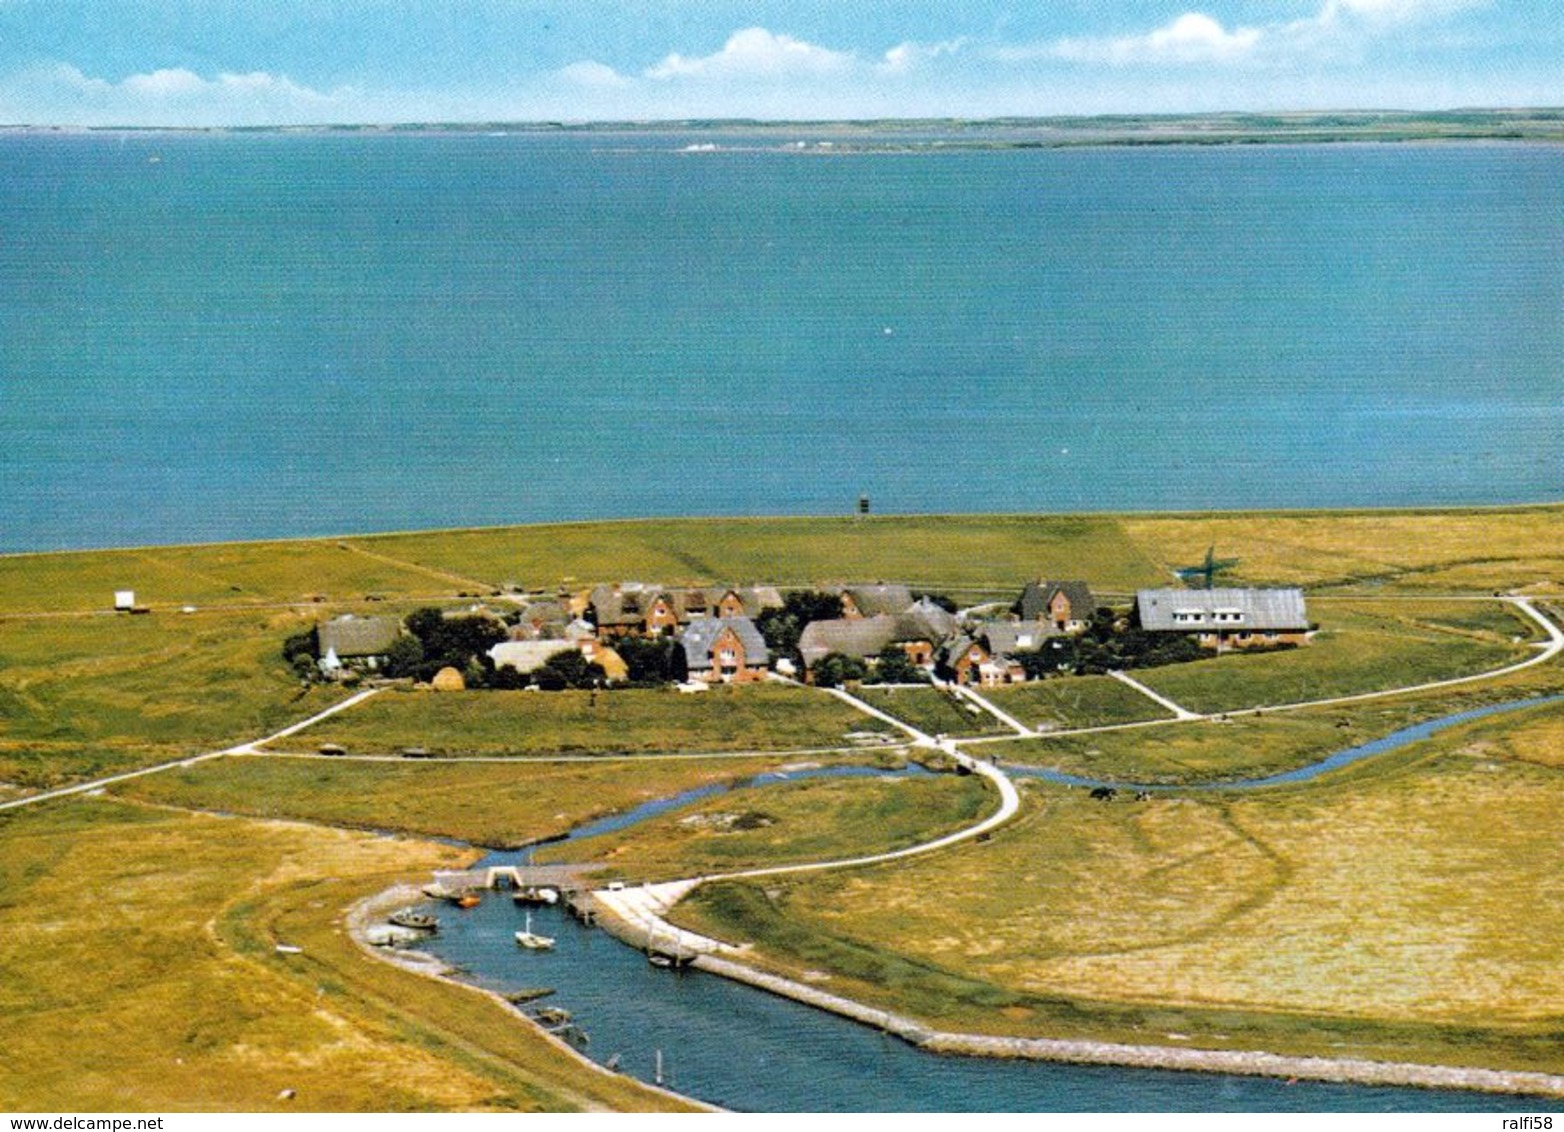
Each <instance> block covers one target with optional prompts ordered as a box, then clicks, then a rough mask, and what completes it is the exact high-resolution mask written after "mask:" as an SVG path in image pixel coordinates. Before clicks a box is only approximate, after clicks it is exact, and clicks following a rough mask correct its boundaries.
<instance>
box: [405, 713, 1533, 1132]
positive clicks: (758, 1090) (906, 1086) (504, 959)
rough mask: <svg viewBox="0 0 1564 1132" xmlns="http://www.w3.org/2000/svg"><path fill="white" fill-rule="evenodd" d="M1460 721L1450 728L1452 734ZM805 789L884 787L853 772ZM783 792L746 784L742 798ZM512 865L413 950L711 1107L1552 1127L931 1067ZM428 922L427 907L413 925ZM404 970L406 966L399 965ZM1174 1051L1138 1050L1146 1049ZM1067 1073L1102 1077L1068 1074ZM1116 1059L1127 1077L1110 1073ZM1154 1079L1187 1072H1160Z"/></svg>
mask: <svg viewBox="0 0 1564 1132" xmlns="http://www.w3.org/2000/svg"><path fill="white" fill-rule="evenodd" d="M1491 710H1504V708H1502V707H1501V708H1495V709H1491ZM1470 717H1472V713H1462V718H1463V719H1464V718H1470ZM1452 718H1453V717H1452ZM1441 722H1442V721H1430V723H1429V724H1424V725H1420V729H1409V730H1408V731H1407V732H1405V733H1397V737H1398V739H1399V742H1398V743H1397V744H1390V745H1381V746H1380V747H1378V748H1377V751H1383V750H1388V749H1391V747H1392V746H1394V745H1401V744H1405V743H1409V742H1413V741H1415V740H1416V739H1417V738H1420V737H1422V735H1424V734H1427V733H1428V729H1429V728H1435V729H1437V727H1438V726H1439V725H1440V723H1441ZM1445 725H1448V724H1445ZM1388 738H1389V737H1387V741H1382V742H1388ZM1377 751H1376V752H1375V753H1377ZM1333 757H1334V756H1333ZM1359 757H1364V756H1359ZM816 773H822V774H830V773H838V774H844V773H888V772H885V771H878V770H874V769H873V768H863V767H854V768H820V770H819V771H818V772H816ZM889 773H908V772H907V771H902V772H889ZM913 773H927V772H926V771H921V770H916V771H913ZM795 777H796V774H795ZM786 778H787V776H786V775H783V776H769V778H768V776H761V777H760V778H757V779H754V780H751V781H750V782H749V783H748V784H749V785H756V784H762V785H763V784H764V783H765V781H768V780H769V781H784V780H786ZM714 792H716V791H715V790H714V789H712V788H703V789H701V790H696V791H689V792H687V793H685V794H681V795H677V796H674V797H670V798H666V799H660V800H657V801H654V802H648V803H646V804H644V805H642V806H639V807H637V808H635V809H634V810H631V811H627V812H625V813H623V814H620V815H615V816H612V817H609V818H605V819H600V820H598V821H594V822H591V823H587V824H585V825H583V826H582V827H580V828H578V829H577V830H575V831H573V832H572V833H571V834H570V835H568V836H567V838H566V839H565V840H567V841H568V840H571V839H574V838H576V837H581V836H587V835H590V834H591V833H596V832H601V831H603V830H604V829H606V828H614V829H622V828H627V827H628V826H630V825H632V824H634V823H635V822H636V821H640V820H645V819H646V818H649V817H651V816H654V815H656V814H660V813H665V812H667V811H668V810H670V809H674V808H676V807H678V806H680V805H685V804H688V803H690V802H692V801H695V800H698V799H699V798H701V797H706V796H708V795H710V794H711V793H714ZM527 856H528V854H527V852H526V851H522V852H520V853H500V854H491V855H490V856H489V857H486V858H484V859H483V860H481V861H479V862H478V863H477V864H476V865H475V866H474V867H473V869H471V870H468V872H466V873H465V874H461V876H459V877H458V876H455V875H444V874H442V876H441V878H440V879H439V881H438V883H439V884H441V885H442V886H447V885H453V884H454V882H456V881H459V880H465V881H467V882H469V883H470V882H472V881H474V880H477V879H479V878H482V879H483V880H485V881H487V882H488V883H489V884H492V885H494V886H495V887H497V888H498V889H499V891H496V892H495V893H493V894H492V895H491V896H489V897H488V898H486V899H484V900H483V901H482V902H481V903H480V904H479V905H478V906H475V907H471V908H468V909H465V910H459V911H456V912H454V914H449V915H447V916H446V917H445V918H444V920H443V921H442V924H441V927H440V930H439V931H438V933H435V934H433V935H429V934H427V933H421V934H422V935H423V938H421V939H420V940H418V941H416V943H415V946H416V947H417V948H418V950H419V951H420V952H424V953H427V954H429V955H431V956H433V957H434V958H435V959H437V960H438V962H439V964H440V965H441V966H443V968H444V969H445V973H446V974H447V975H448V976H449V977H454V978H457V979H459V980H461V981H464V982H468V983H471V984H473V985H475V986H478V987H481V988H484V989H486V990H489V991H491V992H493V993H496V994H498V995H500V996H501V997H504V998H506V999H507V1000H509V1001H510V1002H511V1003H512V1004H513V1005H514V1006H515V1007H516V1009H517V1010H518V1011H519V1012H520V1013H522V1014H523V1015H524V1016H526V1017H527V1018H528V1019H530V1020H531V1021H532V1023H534V1024H536V1025H538V1026H540V1027H541V1028H542V1029H544V1030H546V1031H548V1032H550V1033H552V1034H554V1035H555V1036H556V1037H558V1038H560V1039H561V1040H564V1041H566V1042H567V1043H569V1044H570V1045H571V1046H572V1047H573V1048H575V1049H576V1050H577V1052H578V1053H580V1054H581V1055H582V1056H584V1057H587V1058H590V1059H591V1060H593V1061H595V1062H597V1063H598V1064H599V1065H602V1066H604V1067H605V1068H607V1069H610V1070H612V1071H615V1072H620V1073H625V1074H628V1075H630V1076H633V1077H636V1078H638V1079H640V1080H643V1081H646V1082H648V1083H656V1084H661V1085H664V1086H665V1087H667V1088H671V1089H674V1090H676V1091H678V1092H681V1093H684V1094H686V1095H688V1096H691V1097H693V1098H695V1099H698V1100H701V1101H705V1102H708V1103H711V1104H715V1105H719V1106H721V1107H724V1108H732V1109H738V1110H752V1111H778V1112H784V1111H917V1110H925V1111H930V1110H934V1111H987V1112H1000V1111H1018V1112H1024V1111H1113V1110H1118V1111H1128V1110H1146V1111H1151V1110H1156V1111H1168V1112H1176V1111H1188V1112H1218V1111H1278V1112H1280V1111H1298V1112H1319V1111H1370V1112H1372V1111H1387V1112H1388V1111H1413V1112H1422V1111H1438V1112H1495V1111H1512V1110H1513V1111H1526V1112H1536V1111H1560V1112H1564V1100H1560V1099H1556V1098H1553V1099H1544V1098H1537V1097H1524V1096H1517V1095H1508V1094H1495V1093H1491V1092H1478V1091H1467V1090H1464V1089H1460V1088H1437V1089H1430V1088H1417V1087H1406V1086H1403V1085H1378V1084H1360V1083H1349V1082H1348V1081H1346V1080H1344V1081H1324V1080H1307V1079H1296V1078H1291V1077H1286V1076H1281V1075H1276V1074H1274V1073H1273V1074H1271V1075H1267V1074H1268V1073H1270V1072H1271V1071H1270V1070H1268V1069H1267V1065H1269V1064H1270V1062H1269V1061H1268V1060H1267V1059H1268V1058H1269V1055H1266V1054H1259V1053H1255V1054H1238V1055H1235V1059H1234V1061H1233V1064H1234V1065H1235V1066H1241V1068H1238V1069H1237V1071H1236V1072H1233V1073H1225V1072H1219V1071H1215V1070H1216V1069H1217V1068H1218V1067H1220V1065H1221V1064H1222V1061H1221V1059H1220V1058H1213V1059H1209V1061H1210V1063H1209V1064H1207V1063H1206V1062H1204V1061H1202V1059H1201V1057H1200V1056H1199V1052H1200V1051H1197V1050H1183V1049H1178V1050H1172V1051H1170V1052H1172V1053H1176V1054H1183V1055H1188V1056H1184V1057H1181V1058H1175V1059H1174V1060H1173V1061H1172V1062H1162V1061H1158V1060H1157V1059H1156V1058H1155V1057H1150V1056H1148V1057H1143V1058H1142V1059H1141V1060H1140V1061H1138V1062H1135V1061H1134V1059H1133V1058H1129V1057H1128V1055H1127V1054H1126V1053H1125V1051H1128V1052H1129V1053H1135V1052H1136V1051H1137V1050H1139V1048H1140V1047H1122V1049H1121V1050H1119V1051H1118V1052H1117V1053H1115V1051H1114V1050H1113V1049H1110V1048H1109V1047H1106V1046H1104V1047H1103V1048H1102V1049H1101V1050H1098V1049H1096V1048H1092V1049H1086V1047H1088V1046H1091V1047H1095V1046H1096V1045H1097V1043H1079V1044H1080V1045H1081V1047H1082V1049H1083V1050H1085V1053H1083V1054H1082V1056H1080V1057H1079V1058H1076V1059H1066V1060H1042V1061H1037V1060H1028V1058H1030V1057H1032V1056H1036V1054H1035V1052H1028V1049H1027V1048H1024V1047H1027V1046H1028V1043H1025V1042H1012V1043H1011V1044H1012V1045H1014V1046H1015V1047H1016V1048H1015V1049H1014V1050H1010V1051H1009V1052H1006V1053H1004V1054H1003V1055H1002V1056H1001V1055H1000V1054H999V1053H998V1052H997V1051H995V1050H989V1049H988V1048H987V1046H986V1045H984V1043H983V1042H978V1043H977V1044H975V1045H974V1044H972V1043H963V1042H962V1041H960V1040H957V1041H955V1042H954V1043H952V1042H949V1041H942V1042H937V1043H934V1044H935V1045H936V1046H938V1047H939V1049H940V1050H941V1051H942V1052H943V1053H944V1054H983V1055H985V1056H942V1055H941V1052H931V1051H930V1049H925V1048H920V1046H919V1044H918V1043H919V1042H920V1041H921V1038H922V1037H923V1035H921V1034H920V1033H918V1032H914V1031H908V1032H907V1033H902V1032H901V1031H902V1029H905V1027H902V1026H900V1025H899V1024H898V1025H894V1026H893V1025H880V1026H876V1025H872V1024H865V1022H864V1021H863V1018H864V1017H867V1016H868V1015H870V1014H874V1013H875V1012H874V1011H870V1010H868V1009H867V1008H859V1009H857V1010H847V1011H843V1010H839V1009H838V1008H837V1007H836V1006H834V1005H832V1004H831V1003H830V1001H829V1000H830V999H831V998H832V996H831V995H830V994H829V993H828V990H827V989H826V988H825V987H822V988H819V990H818V992H817V995H816V997H818V998H819V999H820V1000H821V1001H820V1002H818V1003H811V996H810V995H808V994H800V995H794V996H793V997H788V996H787V993H788V992H787V991H785V990H784V991H782V992H780V993H773V988H768V987H766V985H765V980H763V979H762V980H749V981H748V982H746V981H740V980H739V979H737V978H734V977H732V972H728V973H726V974H723V975H717V974H713V973H710V972H708V971H706V970H703V969H700V967H699V966H690V965H687V964H685V963H684V962H681V959H682V958H684V957H682V956H680V955H679V954H677V953H676V952H674V951H670V950H667V949H658V948H657V947H655V946H654V942H653V941H652V940H635V941H634V942H633V944H632V943H626V942H622V941H621V940H620V939H616V938H615V937H614V936H613V935H612V934H610V933H609V932H606V931H603V930H599V929H597V928H594V927H593V925H592V919H593V917H592V914H591V911H590V905H591V900H590V896H589V894H587V893H586V892H585V885H584V883H583V882H584V878H583V877H582V876H581V875H580V874H579V873H577V874H572V873H570V871H569V867H568V866H547V867H542V868H546V869H547V870H549V871H542V868H540V867H535V866H529V864H528V862H527ZM551 885H557V886H559V889H560V891H561V894H562V895H561V899H559V900H558V901H556V902H554V903H549V902H546V901H537V902H534V900H533V899H532V897H531V895H530V893H533V892H535V891H536V890H537V889H538V888H539V887H543V886H551ZM521 894H529V895H528V897H527V899H525V900H523V901H517V900H515V899H513V898H511V897H514V896H515V895H521ZM438 908H439V905H436V904H429V905H427V906H421V908H420V910H423V911H428V912H431V913H432V912H434V911H435V910H437V909H438ZM523 925H525V927H523ZM518 930H525V931H527V932H536V933H538V934H539V935H543V936H546V937H547V938H548V939H550V940H551V943H552V945H551V946H550V947H548V948H540V949H529V948H526V947H518V946H517V939H516V934H517V932H518ZM406 958H407V959H408V960H410V961H413V962H417V960H416V959H414V956H413V955H408V956H406ZM426 969H427V968H426ZM544 999H546V1000H547V1001H546V1002H544V1001H543V1000H544ZM848 1005H849V1006H853V1005H855V1004H848ZM855 1017H856V1018H857V1020H855ZM886 1017H887V1018H893V1016H889V1015H887V1016H886ZM893 1020H894V1019H893ZM895 1021H897V1022H898V1023H899V1022H900V1021H901V1020H895ZM940 1037H941V1038H942V1039H944V1038H948V1037H951V1036H950V1035H941V1036H940ZM956 1037H958V1038H959V1036H956ZM1178 1039H1179V1036H1178V1035H1171V1034H1169V1035H1161V1034H1148V1035H1147V1041H1148V1049H1149V1048H1150V1047H1152V1046H1155V1045H1158V1044H1161V1045H1166V1044H1167V1043H1169V1042H1174V1041H1177V1040H1178ZM994 1041H995V1042H999V1043H1002V1042H1003V1039H995V1040H994ZM1033 1044H1036V1045H1038V1046H1039V1047H1041V1046H1044V1045H1048V1044H1049V1043H1033ZM1059 1044H1061V1045H1064V1044H1068V1043H1059ZM1066 1052H1067V1051H1066ZM1140 1052H1142V1053H1145V1052H1146V1051H1144V1050H1142V1051H1140ZM1088 1054H1089V1055H1090V1056H1087V1055H1088ZM1241 1058H1248V1059H1250V1060H1251V1061H1253V1062H1254V1065H1252V1066H1251V1065H1249V1064H1248V1063H1247V1062H1243V1061H1240V1060H1238V1059H1241ZM1077 1060H1078V1061H1081V1062H1103V1063H1095V1064H1077V1063H1072V1061H1077ZM1125 1060H1130V1061H1131V1062H1132V1064H1128V1065H1126V1064H1122V1062H1124V1061H1125ZM1272 1060H1275V1059H1272ZM1304 1060H1308V1059H1304ZM1165 1063H1166V1064H1179V1065H1182V1066H1183V1067H1184V1068H1185V1069H1186V1070H1190V1069H1192V1070H1197V1071H1195V1072H1190V1071H1178V1070H1175V1069H1169V1068H1162V1067H1160V1066H1161V1065H1162V1064H1165ZM1279 1063H1280V1062H1279V1061H1278V1064H1279ZM1344 1076H1348V1077H1349V1078H1350V1076H1351V1074H1349V1073H1345V1072H1344Z"/></svg>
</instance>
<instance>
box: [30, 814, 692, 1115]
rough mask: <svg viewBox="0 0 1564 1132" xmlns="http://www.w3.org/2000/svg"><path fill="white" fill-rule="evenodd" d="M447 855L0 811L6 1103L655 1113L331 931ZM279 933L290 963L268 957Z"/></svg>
mask: <svg viewBox="0 0 1564 1132" xmlns="http://www.w3.org/2000/svg"><path fill="white" fill-rule="evenodd" d="M458 860H459V857H458V854H457V852H456V851H455V850H452V849H449V848H446V847H442V846H437V845H430V844H421V843H415V842H407V841H392V840H388V839H385V838H377V837H369V836H365V835H362V834H352V833H343V832H338V831H331V830H319V829H310V828H308V827H304V826H300V825H292V824H280V823H274V822H260V821H251V820H246V819H239V818H227V819H224V818H216V817H208V816H202V815H189V814H175V813H168V812H155V811H149V810H145V809H142V808H139V807H134V806H129V805H125V804H121V803H112V802H81V801H77V802H68V803H57V804H54V805H51V806H48V807H44V808H40V809H38V810H33V811H29V812H27V813H25V814H16V815H7V816H4V817H0V893H3V894H4V899H3V900H0V1014H3V1016H4V1017H5V1056H4V1057H3V1058H0V1108H4V1109H6V1110H8V1111H12V1112H26V1111H44V1112H48V1111H67V1112H83V1111H85V1112H121V1113H123V1112H185V1111H272V1110H284V1109H290V1108H291V1109H296V1110H304V1111H310V1112H315V1111H368V1112H385V1111H430V1110H467V1109H479V1110H491V1111H517V1110H523V1111H525V1110H538V1109H579V1108H602V1107H612V1108H631V1109H649V1108H659V1107H668V1106H669V1102H668V1101H667V1100H665V1099H662V1098H659V1097H657V1096H656V1095H654V1094H652V1093H650V1092H649V1091H647V1090H644V1089H641V1088H639V1087H637V1086H636V1085H635V1084H634V1083H633V1082H631V1081H629V1080H627V1079H625V1078H619V1077H613V1076H610V1075H599V1074H594V1073H590V1072H584V1071H583V1070H582V1069H581V1067H580V1066H579V1064H578V1063H576V1062H575V1061H574V1060H572V1059H570V1058H568V1057H567V1056H565V1055H564V1054H562V1053H560V1052H559V1051H558V1050H556V1049H554V1048H553V1047H551V1046H549V1045H548V1044H546V1043H545V1042H544V1041H543V1039H542V1038H541V1037H540V1036H539V1035H538V1034H537V1033H536V1032H535V1031H533V1030H531V1029H530V1028H529V1027H528V1026H527V1025H526V1024H525V1023H523V1022H522V1021H521V1020H520V1019H518V1018H517V1017H516V1016H515V1015H514V1014H513V1013H512V1012H510V1011H508V1010H507V1009H505V1008H504V1007H502V1006H500V1005H498V1004H496V1003H494V1002H492V1001H490V1000H488V999H484V998H481V997H479V996H477V995H474V994H472V993H470V992H467V991H463V990H459V989H456V988H453V987H450V986H441V985H437V984H435V983H432V982H430V981H429V980H427V979H424V978H421V977H420V976H417V975H413V974H409V973H407V972H404V971H399V970H397V969H395V968H392V967H389V966H387V965H386V964H384V963H382V962H379V961H377V960H374V959H371V958H369V957H367V956H365V955H363V954H362V953H361V952H359V951H358V950H357V948H356V947H355V946H354V945H353V944H352V943H351V942H350V941H349V940H348V939H347V937H346V936H345V935H344V934H343V932H342V930H341V910H342V909H343V908H344V907H346V906H347V905H348V904H349V903H351V902H352V901H353V900H355V899H357V898H359V897H361V896H364V895H368V894H370V893H374V892H377V891H379V890H381V889H382V888H384V887H386V886H387V885H388V884H390V883H391V882H392V881H394V880H396V879H406V878H408V877H409V876H411V877H417V876H419V875H423V876H427V875H428V871H429V870H430V869H432V868H438V867H449V866H451V865H453V864H456V863H457V862H458ZM279 942H286V943H288V944H290V945H293V946H297V947H299V948H301V949H302V953H301V954H297V955H279V954H277V953H276V951H275V946H276V944H277V943H279ZM285 1089H292V1090H294V1091H295V1092H296V1096H295V1097H293V1099H292V1100H284V1099H282V1098H281V1096H280V1094H281V1093H282V1091H283V1090H285Z"/></svg>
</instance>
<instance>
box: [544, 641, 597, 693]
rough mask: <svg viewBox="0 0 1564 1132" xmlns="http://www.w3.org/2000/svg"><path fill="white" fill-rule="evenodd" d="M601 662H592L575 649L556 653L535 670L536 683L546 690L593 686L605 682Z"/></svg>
mask: <svg viewBox="0 0 1564 1132" xmlns="http://www.w3.org/2000/svg"><path fill="white" fill-rule="evenodd" d="M607 679H608V674H607V673H606V672H604V671H603V666H602V665H601V664H593V663H592V662H591V661H589V660H587V658H586V657H584V656H582V655H581V654H580V653H579V652H577V651H576V650H575V649H571V650H570V651H569V652H562V653H556V654H555V655H554V656H551V657H549V658H548V661H547V663H545V664H544V665H543V667H542V668H540V669H538V672H537V685H538V687H540V688H542V689H543V690H544V691H546V692H558V691H562V690H563V689H565V688H595V687H597V686H598V685H600V684H604V683H606V682H607Z"/></svg>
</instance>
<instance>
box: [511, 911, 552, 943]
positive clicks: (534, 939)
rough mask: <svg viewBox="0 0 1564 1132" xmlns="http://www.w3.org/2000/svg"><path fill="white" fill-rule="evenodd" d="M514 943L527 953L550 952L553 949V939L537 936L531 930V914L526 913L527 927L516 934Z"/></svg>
mask: <svg viewBox="0 0 1564 1132" xmlns="http://www.w3.org/2000/svg"><path fill="white" fill-rule="evenodd" d="M516 942H517V943H518V944H520V945H521V946H522V947H525V948H526V949H527V950H528V951H550V950H552V949H553V947H554V937H553V936H547V935H539V934H538V933H537V932H535V931H533V930H532V913H531V912H528V913H527V926H526V927H525V928H523V929H522V930H521V931H519V932H517V933H516Z"/></svg>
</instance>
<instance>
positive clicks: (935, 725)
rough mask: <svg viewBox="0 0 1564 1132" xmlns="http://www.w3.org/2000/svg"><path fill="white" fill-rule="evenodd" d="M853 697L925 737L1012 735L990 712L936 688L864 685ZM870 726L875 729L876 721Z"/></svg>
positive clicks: (854, 690) (854, 692)
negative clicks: (914, 728) (921, 733)
mask: <svg viewBox="0 0 1564 1132" xmlns="http://www.w3.org/2000/svg"><path fill="white" fill-rule="evenodd" d="M853 695H855V696H857V697H858V698H859V699H861V700H863V701H864V702H865V703H867V704H870V705H872V706H874V707H877V708H879V709H880V710H881V711H883V712H885V713H886V714H887V715H892V716H895V717H896V718H897V719H899V720H901V721H902V722H904V723H910V724H912V726H914V727H916V728H917V729H918V730H920V731H922V732H923V733H924V734H926V735H1005V734H1008V733H1009V732H1010V728H1008V727H1006V726H1005V725H1004V724H1003V723H1000V722H999V720H997V719H995V718H994V717H993V716H992V715H990V714H989V713H988V712H986V711H983V710H982V709H981V708H978V707H976V706H975V705H969V704H967V703H965V702H964V701H959V700H955V699H953V698H952V696H951V695H950V694H949V693H947V692H942V691H940V690H939V689H937V688H881V687H876V686H875V685H873V684H865V685H864V686H863V687H860V688H855V689H853ZM867 722H869V723H870V724H871V725H872V724H874V722H875V721H873V720H870V721H867ZM871 729H872V726H871Z"/></svg>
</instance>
